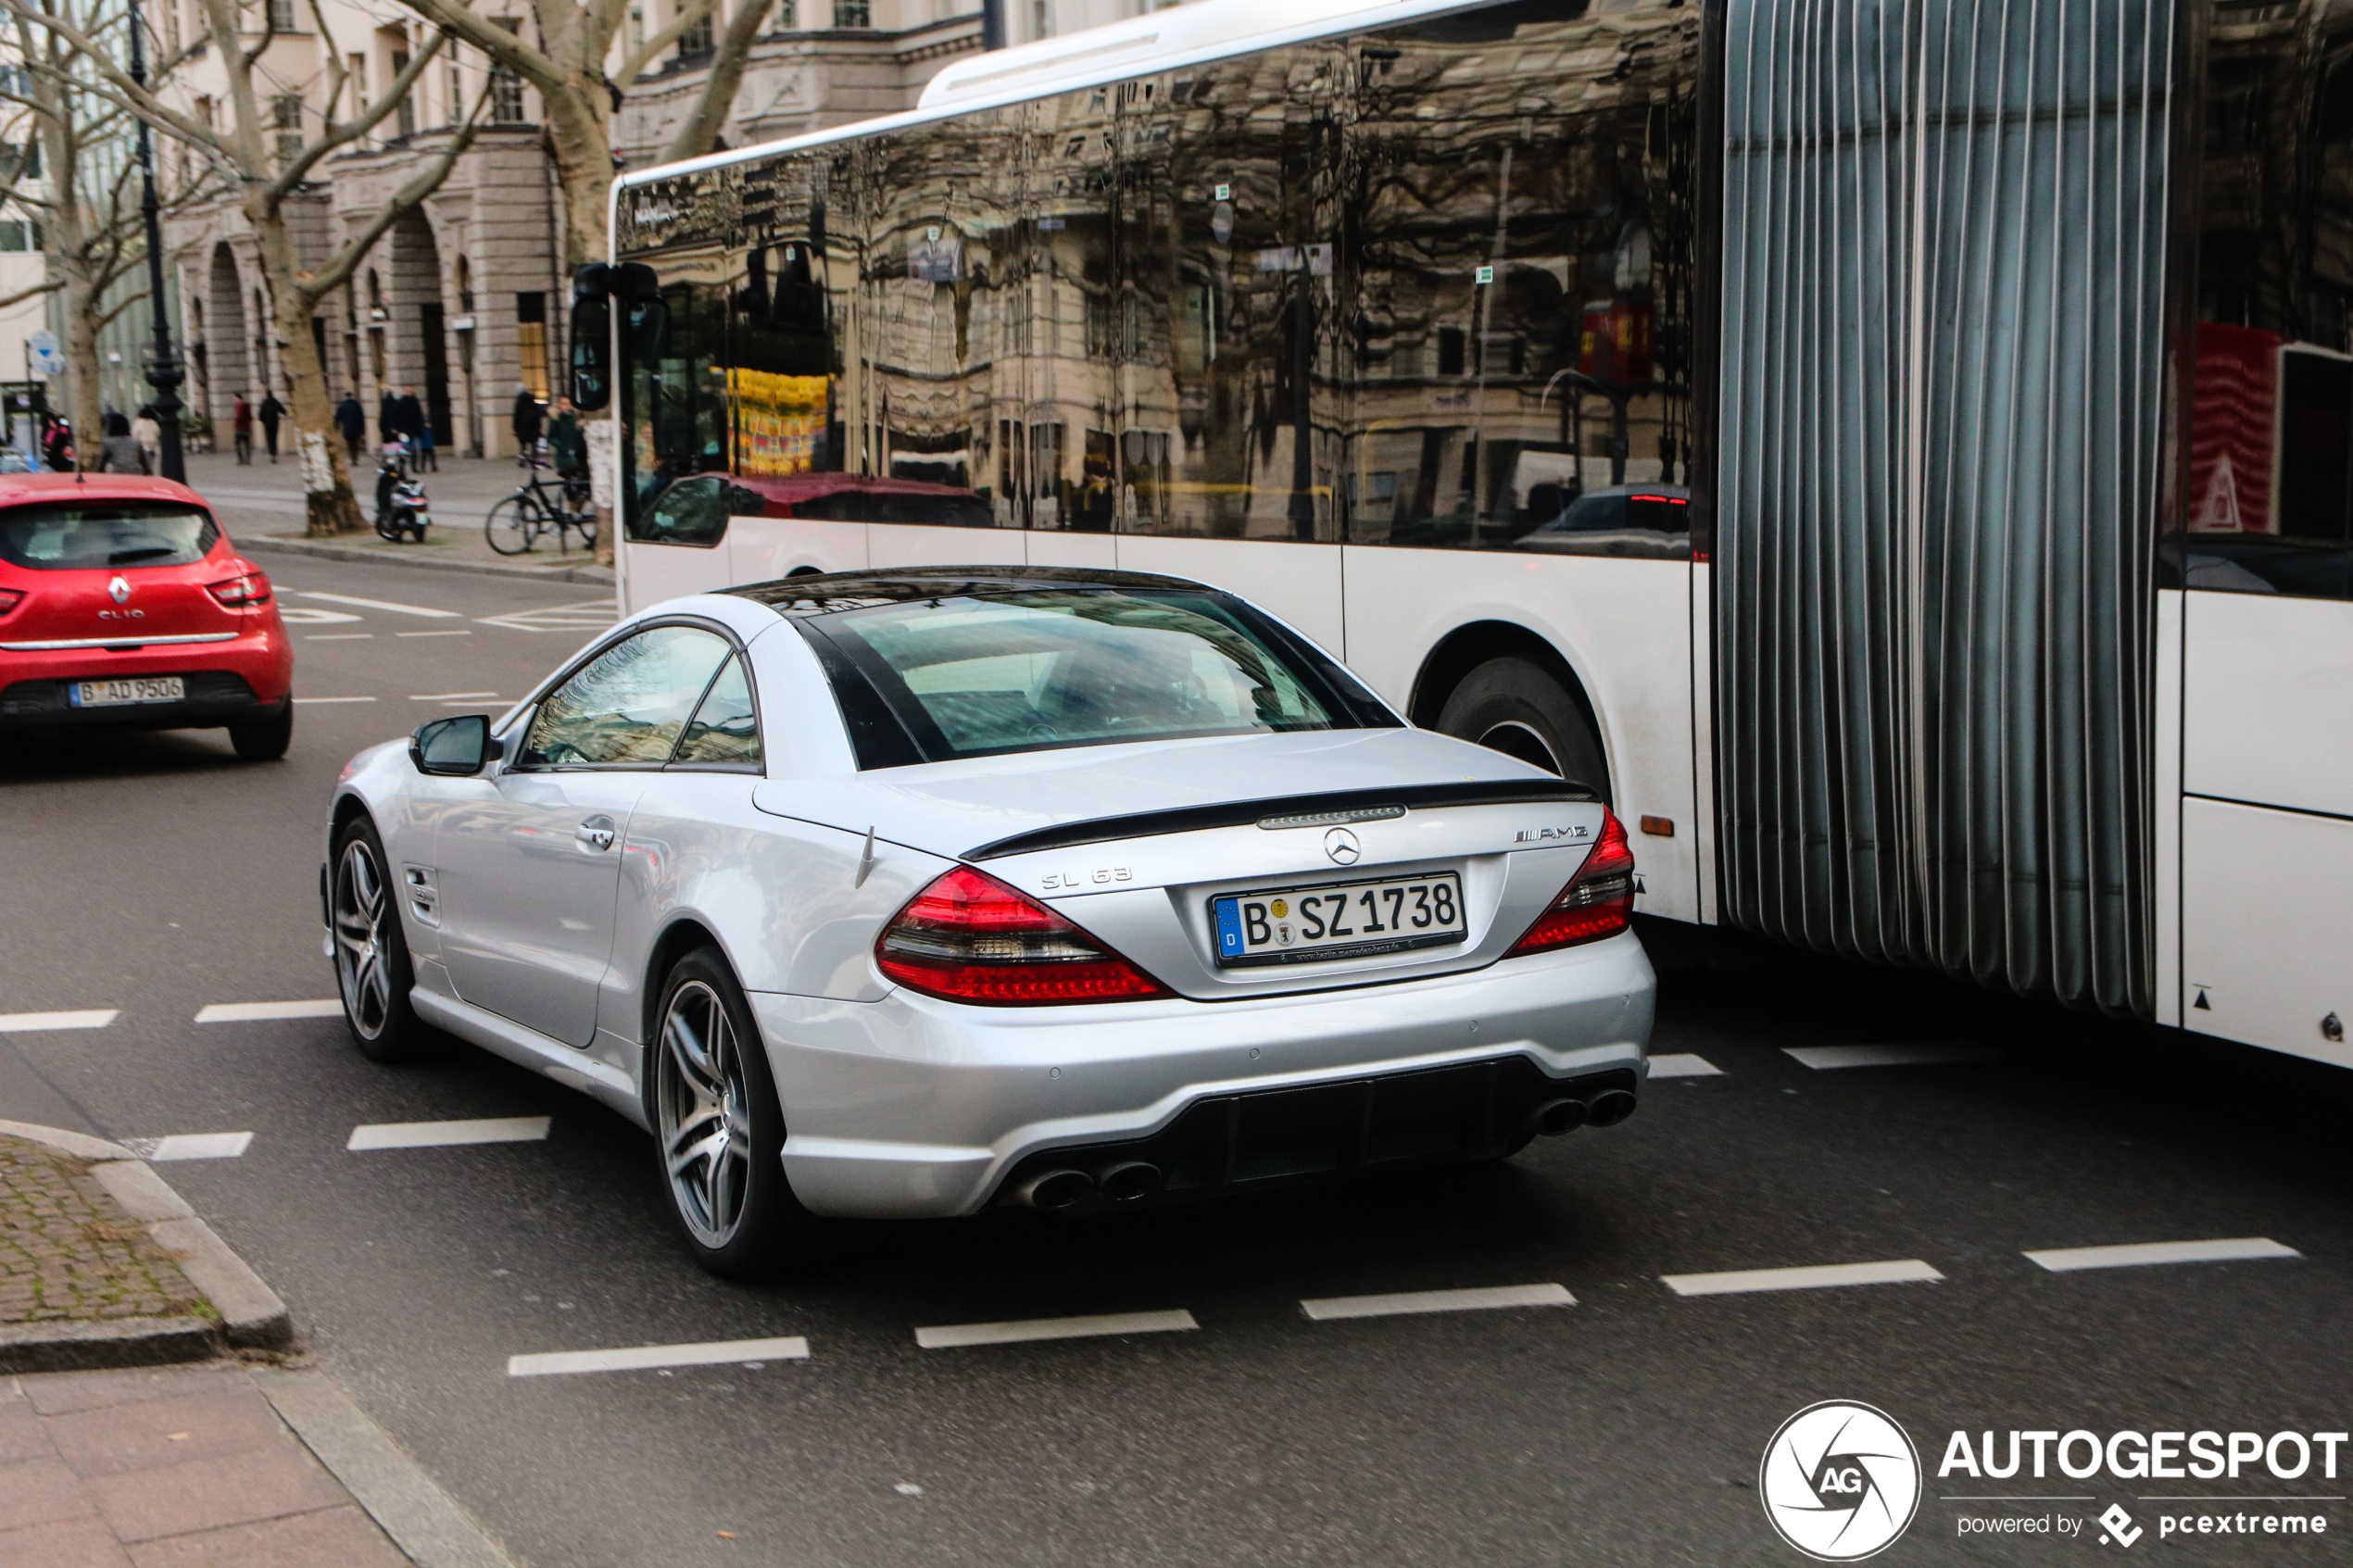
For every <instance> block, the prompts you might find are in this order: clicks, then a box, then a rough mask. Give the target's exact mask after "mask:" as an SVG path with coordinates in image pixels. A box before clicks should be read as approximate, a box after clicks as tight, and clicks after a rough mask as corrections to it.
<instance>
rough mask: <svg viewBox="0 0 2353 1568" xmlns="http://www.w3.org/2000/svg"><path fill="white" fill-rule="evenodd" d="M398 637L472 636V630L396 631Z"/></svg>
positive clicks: (395, 634)
mask: <svg viewBox="0 0 2353 1568" xmlns="http://www.w3.org/2000/svg"><path fill="white" fill-rule="evenodd" d="M393 635H394V636H396V637H471V636H472V635H473V633H472V632H395V633H393Z"/></svg>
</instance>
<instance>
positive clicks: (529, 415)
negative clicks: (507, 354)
mask: <svg viewBox="0 0 2353 1568" xmlns="http://www.w3.org/2000/svg"><path fill="white" fill-rule="evenodd" d="M543 420H544V416H543V415H542V414H541V411H540V408H539V399H538V398H536V397H535V396H533V395H532V394H531V388H530V387H529V386H527V385H525V384H524V383H522V382H517V383H515V417H514V431H515V455H516V456H517V457H519V458H530V456H531V453H532V449H533V448H534V447H535V446H537V445H539V432H540V430H541V429H542V428H543Z"/></svg>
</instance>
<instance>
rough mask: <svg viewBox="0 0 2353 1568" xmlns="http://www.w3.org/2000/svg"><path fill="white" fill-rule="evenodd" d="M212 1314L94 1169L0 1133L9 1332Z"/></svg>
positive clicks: (0, 1229) (3, 1296)
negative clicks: (21, 1327)
mask: <svg viewBox="0 0 2353 1568" xmlns="http://www.w3.org/2000/svg"><path fill="white" fill-rule="evenodd" d="M209 1311H210V1308H209V1306H208V1304H207V1303H206V1302H205V1300H204V1298H203V1297H202V1296H201V1295H200V1294H199V1293H198V1292H197V1290H196V1287H195V1286H193V1285H191V1284H189V1283H188V1276H187V1275H186V1274H184V1273H181V1271H180V1264H179V1262H178V1261H176V1260H175V1259H173V1258H172V1256H171V1255H170V1253H168V1252H166V1251H165V1250H164V1249H163V1248H162V1246H161V1245H160V1244H159V1243H157V1241H156V1240H155V1238H154V1237H152V1236H149V1235H148V1234H147V1231H146V1228H145V1226H144V1225H141V1224H140V1223H137V1221H136V1220H134V1219H133V1218H132V1215H131V1213H130V1212H129V1210H125V1209H124V1208H123V1206H122V1205H121V1203H120V1202H119V1201H118V1200H117V1199H116V1198H115V1197H114V1195H113V1194H112V1193H109V1192H108V1191H107V1190H106V1188H105V1187H104V1186H102V1185H100V1184H99V1182H98V1179H97V1178H96V1177H95V1176H94V1175H92V1174H91V1173H90V1170H89V1166H88V1163H87V1162H86V1161H84V1160H77V1159H75V1158H74V1157H73V1156H71V1155H69V1154H65V1153H62V1152H60V1151H58V1150H57V1149H54V1148H47V1147H44V1145H41V1144H37V1143H32V1142H30V1141H29V1140H27V1139H24V1138H17V1137H8V1136H6V1135H0V1324H15V1323H24V1324H35V1323H99V1322H115V1321H118V1320H122V1319H130V1318H184V1317H193V1316H196V1315H199V1314H207V1313H208V1312H209ZM5 1561H6V1559H5V1558H0V1562H5Z"/></svg>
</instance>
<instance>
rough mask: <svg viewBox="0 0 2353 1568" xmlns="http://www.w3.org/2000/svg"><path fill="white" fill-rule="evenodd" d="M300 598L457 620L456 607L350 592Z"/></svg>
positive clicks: (301, 594)
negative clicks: (428, 605) (357, 596)
mask: <svg viewBox="0 0 2353 1568" xmlns="http://www.w3.org/2000/svg"><path fill="white" fill-rule="evenodd" d="M295 597H296V598H298V599H323V600H324V601H326V602H327V603H328V604H331V605H351V606H353V607H355V608H359V609H388V610H390V611H392V612H393V613H394V614H395V615H422V616H427V617H429V618H431V619H433V620H434V621H456V620H458V619H459V615H458V612H457V611H456V610H454V609H427V608H425V607H424V606H422V605H402V604H394V603H393V602H392V601H391V600H389V599H355V598H353V597H352V596H350V595H349V594H322V593H319V592H316V591H315V590H314V591H307V592H303V593H297V594H296V596H295Z"/></svg>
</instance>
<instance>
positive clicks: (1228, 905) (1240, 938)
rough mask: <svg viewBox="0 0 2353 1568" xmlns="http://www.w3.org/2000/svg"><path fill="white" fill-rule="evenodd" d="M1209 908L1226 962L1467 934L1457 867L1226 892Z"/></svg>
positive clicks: (1362, 953) (1386, 948) (1312, 958)
mask: <svg viewBox="0 0 2353 1568" xmlns="http://www.w3.org/2000/svg"><path fill="white" fill-rule="evenodd" d="M1209 909H1210V919H1211V921H1212V922H1213V923H1214V926H1215V928H1216V937H1217V961H1218V963H1219V965H1221V966H1222V967H1226V968H1233V967H1236V966H1239V965H1245V964H1272V963H1315V962H1320V961H1323V960H1330V959H1363V958H1373V957H1376V956H1378V955H1379V954H1382V953H1401V952H1403V951H1405V950H1406V949H1407V948H1411V947H1436V946H1438V945H1440V944H1441V943H1446V942H1460V941H1461V940H1463V938H1464V937H1465V936H1466V935H1468V934H1469V925H1468V922H1466V920H1465V919H1464V914H1463V880H1462V878H1461V877H1460V876H1458V875H1456V874H1455V873H1454V872H1425V873H1423V874H1422V875H1419V876H1400V877H1383V878H1380V879H1378V880H1375V881H1369V882H1336V883H1327V884H1323V885H1321V886H1315V887H1286V888H1282V889H1280V890H1278V891H1274V892H1267V893H1227V894H1221V895H1219V896H1218V897H1214V898H1213V899H1211V900H1210V903H1209Z"/></svg>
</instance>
